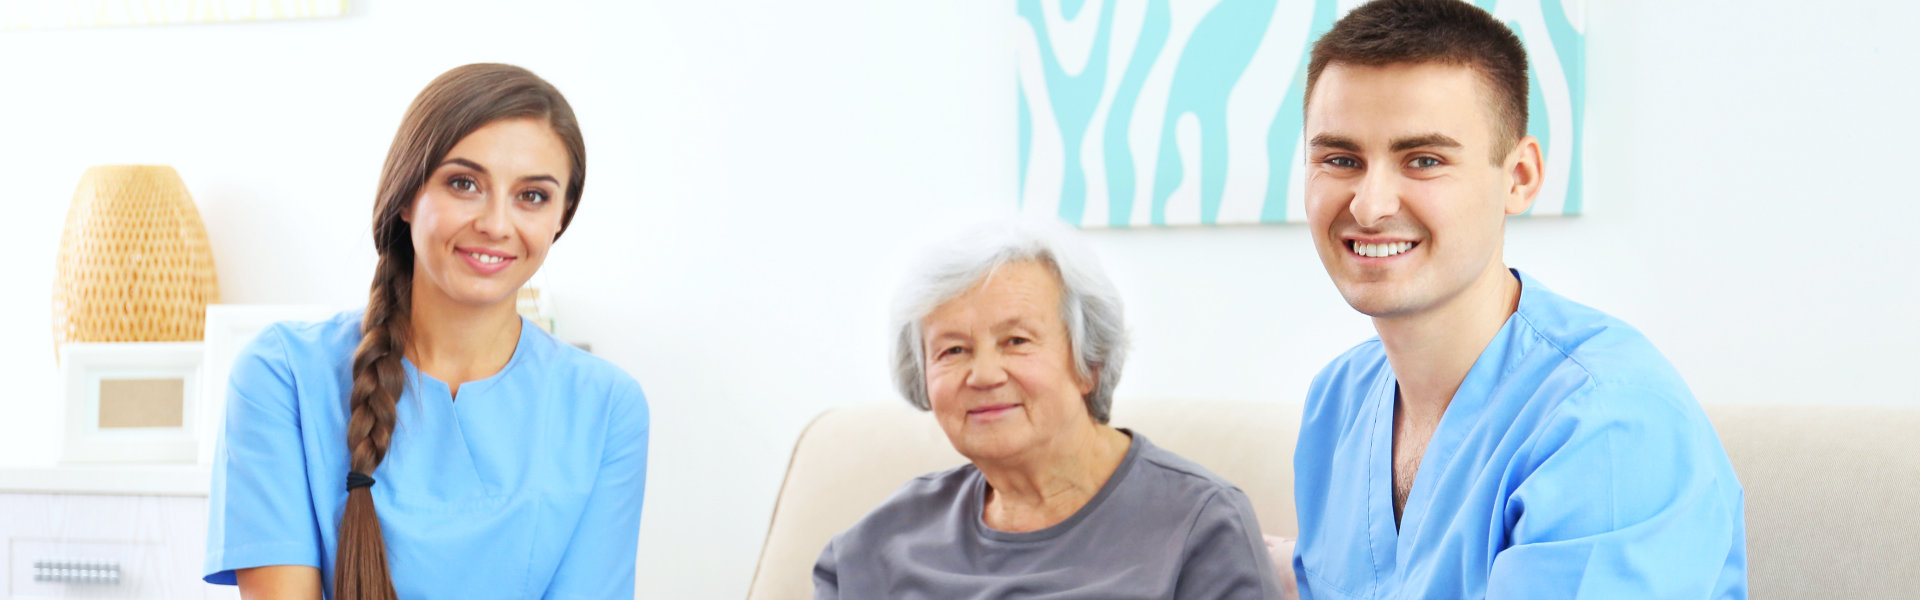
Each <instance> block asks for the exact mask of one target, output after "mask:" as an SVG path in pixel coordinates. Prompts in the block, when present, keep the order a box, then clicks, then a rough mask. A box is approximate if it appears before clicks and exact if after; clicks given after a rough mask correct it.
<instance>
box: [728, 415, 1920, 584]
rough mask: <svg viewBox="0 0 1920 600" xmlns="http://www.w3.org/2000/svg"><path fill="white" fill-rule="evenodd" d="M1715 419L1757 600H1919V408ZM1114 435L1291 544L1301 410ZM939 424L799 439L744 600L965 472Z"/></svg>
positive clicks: (832, 428)
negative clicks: (868, 522) (1207, 473)
mask: <svg viewBox="0 0 1920 600" xmlns="http://www.w3.org/2000/svg"><path fill="white" fill-rule="evenodd" d="M1707 413H1708V415H1709V417H1710V418H1711V419H1712V420H1713V422H1714V427H1715V428H1716V429H1717V430H1718V431H1719V433H1720V438H1721V441H1722V442H1723V443H1724V444H1725V445H1726V447H1727V454H1728V455H1729V456H1730V457H1731V458H1732V459H1733V465H1734V469H1735V470H1736V471H1737V472H1738V473H1739V475H1740V481H1741V483H1742V485H1744V486H1745V488H1746V492H1747V560H1748V567H1747V572H1748V582H1749V585H1750V589H1751V592H1752V597H1754V598H1760V599H1768V598H1920V408H1914V407H1885V406H1799V405H1718V406H1710V407H1708V410H1707ZM1113 422H1114V424H1115V425H1117V426H1121V427H1129V428H1132V429H1134V430H1135V431H1139V432H1141V433H1143V434H1145V435H1147V436H1148V437H1149V438H1151V439H1152V440H1153V442H1154V443H1155V444H1158V445H1160V446H1162V447H1165V448H1167V449H1170V450H1172V451H1174V452H1176V453H1179V454H1180V455H1182V456H1185V457H1187V458H1189V459H1192V460H1193V461H1195V462H1198V463H1200V464H1202V465H1205V466H1206V467H1207V468H1208V469H1211V470H1213V471H1214V472H1215V473H1218V474H1219V475H1221V476H1222V477H1225V478H1227V479H1229V480H1231V481H1233V482H1235V483H1237V484H1239V486H1240V488H1241V489H1243V490H1245V491H1246V493H1247V496H1248V497H1250V498H1251V499H1252V500H1253V505H1254V509H1255V511H1256V512H1258V513H1259V517H1260V524H1261V528H1262V529H1264V530H1265V531H1266V532H1267V533H1271V534H1275V535H1281V536H1287V537H1292V536H1293V535H1294V532H1295V530H1296V526H1295V523H1294V514H1293V458H1292V456H1293V444H1294V438H1295V436H1296V435H1298V433H1299V422H1300V407H1299V405H1297V404H1280V403H1233V402H1206V401H1179V402H1174V401H1160V402H1152V401H1119V402H1116V403H1115V407H1114V419H1113ZM964 460H965V459H963V458H961V457H960V455H958V454H956V453H955V452H954V451H953V448H952V447H951V446H950V445H948V443H947V439H946V437H945V436H944V435H943V434H941V432H940V429H939V427H938V426H937V425H935V424H934V422H933V418H932V417H930V416H928V415H926V414H924V413H920V412H917V411H914V410H912V409H910V408H908V407H906V406H905V405H904V403H898V402H894V403H882V404H871V405H863V406H858V407H853V408H844V409H839V410H834V411H829V412H827V413H826V414H823V415H821V416H820V417H819V418H818V419H816V420H815V421H814V422H813V423H812V424H811V425H809V426H808V427H807V429H806V430H805V431H804V432H803V433H801V436H800V441H799V443H798V444H797V445H796V446H795V447H794V452H793V461H792V463H791V464H790V465H789V466H788V467H787V475H786V482H785V483H784V484H782V485H781V488H780V497H779V500H777V501H776V502H775V506H774V513H773V522H772V524H771V526H770V527H769V528H768V531H767V541H766V545H765V546H764V547H763V548H762V550H761V555H760V564H759V568H758V569H757V570H756V572H755V574H754V578H753V586H752V587H751V588H750V589H749V591H748V594H747V596H748V598H749V600H798V599H804V598H812V597H813V584H812V579H811V574H812V567H813V561H814V559H815V558H817V557H818V556H819V554H820V549H821V548H823V547H825V546H826V543H827V540H828V539H829V538H831V537H832V536H833V534H835V533H837V532H839V531H841V530H843V529H846V528H847V527H848V526H850V525H852V524H853V523H854V521H857V520H859V518H860V516H861V515H863V514H865V513H866V512H867V510H869V509H871V508H873V506H874V505H876V504H878V503H879V502H880V501H881V500H883V499H885V498H886V497H887V495H888V494H890V493H892V492H893V490H894V489H895V488H897V487H899V486H900V484H901V483H903V482H905V481H906V480H908V479H910V478H912V477H914V476H916V475H919V474H922V473H926V472H929V471H934V470H939V469H944V468H948V467H952V466H954V465H958V464H960V463H961V462H964Z"/></svg>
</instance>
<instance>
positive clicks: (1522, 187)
mask: <svg viewBox="0 0 1920 600" xmlns="http://www.w3.org/2000/svg"><path fill="white" fill-rule="evenodd" d="M1502 167H1503V168H1502V171H1504V172H1505V173H1506V175H1507V201H1506V210H1507V214H1509V215H1517V214H1520V213H1524V212H1527V209H1529V208H1532V207H1533V199H1534V198H1535V197H1536V196H1539V195H1540V187H1541V185H1542V183H1543V182H1542V179H1544V177H1545V175H1546V163H1545V160H1544V159H1542V158H1541V156H1540V140H1537V139H1534V137H1533V136H1530V135H1529V136H1526V137H1522V138H1520V141H1519V142H1518V143H1516V144H1514V145H1513V151H1511V152H1508V153H1507V159H1506V161H1504V162H1503V163H1502Z"/></svg>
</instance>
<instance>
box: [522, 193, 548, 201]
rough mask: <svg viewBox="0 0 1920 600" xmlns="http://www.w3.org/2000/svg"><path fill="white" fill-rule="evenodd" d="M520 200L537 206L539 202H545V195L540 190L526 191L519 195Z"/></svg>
mask: <svg viewBox="0 0 1920 600" xmlns="http://www.w3.org/2000/svg"><path fill="white" fill-rule="evenodd" d="M520 199H521V200H523V201H526V202H532V203H534V204H539V203H541V202H546V201H547V193H546V192H543V191H540V190H527V191H525V192H522V193H521V194H520Z"/></svg>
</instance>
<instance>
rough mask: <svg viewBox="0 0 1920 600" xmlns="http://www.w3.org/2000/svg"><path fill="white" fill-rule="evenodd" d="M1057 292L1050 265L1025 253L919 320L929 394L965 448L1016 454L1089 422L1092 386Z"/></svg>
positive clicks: (980, 456)
mask: <svg viewBox="0 0 1920 600" xmlns="http://www.w3.org/2000/svg"><path fill="white" fill-rule="evenodd" d="M1060 300H1061V289H1060V279H1059V277H1058V276H1057V275H1055V274H1054V272H1053V269H1052V268H1051V267H1050V266H1048V265H1046V264H1043V263H1040V262H1036V261H1022V262H1016V263H1011V264H1008V265H1005V266H1002V267H1001V268H1000V269H999V270H998V271H996V272H995V273H994V274H993V275H991V276H989V277H988V278H987V279H986V280H984V281H982V282H981V283H980V284H978V285H976V286H974V287H973V289H971V290H968V291H967V292H966V293H964V294H961V295H960V296H959V297H956V298H954V299H952V300H948V301H947V303H945V304H942V305H940V306H939V307H938V308H935V309H934V310H933V312H932V313H929V314H928V315H927V317H926V318H925V319H922V320H921V334H922V335H921V339H922V340H924V341H923V342H922V344H921V349H922V351H923V352H924V356H925V357H926V359H925V360H926V374H927V398H928V400H929V402H930V403H931V404H932V408H933V415H934V418H935V419H936V420H937V421H939V423H940V428H941V429H943V430H945V431H946V434H947V439H948V441H950V442H952V443H953V447H954V449H955V450H958V451H959V452H960V454H961V455H963V456H966V457H967V458H968V459H971V460H974V461H976V462H978V461H981V460H1008V459H1017V458H1018V457H1019V456H1021V455H1022V454H1023V453H1025V452H1028V451H1030V450H1034V449H1036V448H1040V447H1042V446H1044V445H1045V444H1047V443H1048V442H1049V441H1052V440H1055V439H1059V438H1060V437H1061V435H1062V434H1064V433H1067V432H1069V431H1070V429H1071V428H1072V427H1081V426H1084V427H1091V426H1092V425H1093V417H1092V416H1090V415H1089V414H1088V413H1087V406H1086V401H1085V400H1084V397H1085V396H1086V394H1087V393H1088V392H1091V391H1092V390H1093V384H1092V382H1090V381H1084V380H1082V379H1081V378H1080V377H1079V376H1078V375H1077V374H1076V372H1075V369H1074V366H1073V348H1072V343H1071V341H1070V339H1069V338H1068V334H1067V326H1066V323H1064V322H1063V321H1061V318H1060Z"/></svg>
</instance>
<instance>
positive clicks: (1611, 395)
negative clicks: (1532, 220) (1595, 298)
mask: <svg viewBox="0 0 1920 600" xmlns="http://www.w3.org/2000/svg"><path fill="white" fill-rule="evenodd" d="M1523 281H1525V282H1526V283H1527V284H1529V285H1530V286H1532V287H1534V288H1536V289H1532V290H1528V291H1526V292H1525V293H1527V294H1531V295H1534V296H1532V297H1528V298H1524V299H1523V300H1522V303H1521V307H1520V309H1519V310H1518V311H1516V312H1515V313H1514V318H1515V319H1518V320H1520V321H1521V323H1522V324H1523V325H1524V326H1525V327H1526V328H1527V333H1528V334H1529V335H1532V336H1534V338H1535V340H1536V341H1537V342H1538V343H1540V344H1542V345H1543V346H1544V347H1542V348H1540V349H1539V350H1538V351H1539V352H1542V353H1545V357H1544V358H1545V359H1546V362H1547V363H1550V364H1549V366H1546V367H1543V370H1544V371H1545V373H1544V374H1543V376H1542V377H1541V378H1540V379H1541V389H1540V393H1541V394H1543V395H1551V396H1554V397H1553V398H1552V400H1553V402H1554V404H1553V405H1550V406H1546V407H1543V408H1545V409H1546V410H1545V412H1544V414H1545V418H1544V419H1543V421H1542V422H1541V423H1540V426H1539V427H1538V432H1537V435H1538V439H1536V442H1544V446H1545V447H1548V448H1552V447H1558V446H1562V445H1570V444H1576V443H1578V442H1579V440H1580V439H1582V438H1587V437H1592V436H1604V437H1606V438H1607V439H1609V440H1611V441H1610V442H1609V444H1608V445H1611V446H1615V447H1616V450H1617V451H1618V452H1620V453H1621V454H1622V455H1623V456H1641V455H1646V454H1647V453H1646V452H1641V451H1639V450H1640V449H1648V448H1669V449H1674V450H1684V451H1687V452H1706V453H1709V454H1717V455H1720V456H1724V451H1723V450H1720V445H1719V440H1718V436H1717V435H1716V434H1715V433H1714V431H1713V426H1712V425H1711V423H1709V422H1708V420H1707V417H1706V413H1705V411H1703V410H1702V409H1701V408H1700V403H1699V402H1698V401H1697V400H1695V399H1694V397H1693V392H1692V391H1691V390H1689V389H1688V388H1687V384H1686V381H1685V380H1683V379H1682V378H1681V377H1680V373H1679V371H1677V370H1676V369H1674V367H1673V365H1672V363H1669V362H1668V361H1667V359H1666V357H1665V356H1664V355H1662V354H1660V351H1659V350H1658V349H1656V348H1654V346H1653V342H1651V341H1649V340H1648V339H1647V337H1646V336H1645V335H1642V334H1641V333H1640V331H1639V330H1637V329H1635V328H1633V327H1632V326H1631V325H1628V324H1626V323H1625V322H1623V321H1621V320H1619V319H1616V318H1614V317H1612V316H1610V315H1607V314H1606V313H1603V312H1600V311H1598V310H1595V309H1593V308H1591V307H1588V306H1585V305H1582V304H1579V303H1577V302H1573V301H1571V300H1568V299H1566V298H1564V297H1561V296H1559V295H1557V294H1554V293H1553V292H1550V291H1547V290H1546V289H1544V288H1543V287H1540V286H1539V285H1538V283H1537V282H1534V281H1533V280H1531V279H1523ZM1649 458H1655V459H1657V460H1665V459H1658V458H1657V457H1649Z"/></svg>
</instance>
